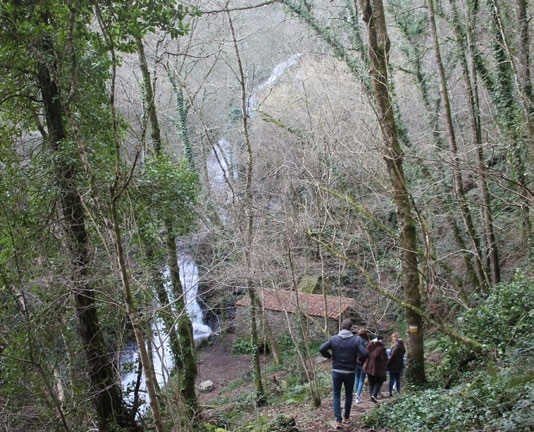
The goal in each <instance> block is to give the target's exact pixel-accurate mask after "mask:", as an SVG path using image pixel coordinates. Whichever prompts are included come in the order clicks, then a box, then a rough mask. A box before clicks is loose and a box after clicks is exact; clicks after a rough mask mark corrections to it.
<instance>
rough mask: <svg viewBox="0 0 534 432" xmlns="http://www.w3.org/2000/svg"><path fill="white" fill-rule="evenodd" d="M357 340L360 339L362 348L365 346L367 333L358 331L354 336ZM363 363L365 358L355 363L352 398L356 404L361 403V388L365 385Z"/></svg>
mask: <svg viewBox="0 0 534 432" xmlns="http://www.w3.org/2000/svg"><path fill="white" fill-rule="evenodd" d="M356 337H357V338H361V340H362V343H363V346H367V344H368V343H369V341H370V338H369V333H368V332H367V330H365V329H360V330H358V333H357V334H356ZM364 361H365V358H359V357H358V360H357V362H356V379H355V382H354V385H355V386H356V391H355V392H354V396H355V397H356V403H360V402H361V401H362V393H363V386H364V384H365V376H366V374H365V372H364V371H363V363H364Z"/></svg>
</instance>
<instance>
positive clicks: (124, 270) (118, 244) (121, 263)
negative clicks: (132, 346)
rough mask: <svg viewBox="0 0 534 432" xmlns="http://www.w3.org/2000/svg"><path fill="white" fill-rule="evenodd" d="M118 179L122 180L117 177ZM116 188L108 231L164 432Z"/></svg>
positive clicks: (159, 431) (153, 403) (156, 421)
mask: <svg viewBox="0 0 534 432" xmlns="http://www.w3.org/2000/svg"><path fill="white" fill-rule="evenodd" d="M117 178H120V177H119V176H118V175H117ZM115 190H116V187H113V188H112V194H113V195H112V197H111V209H110V212H111V220H110V221H109V222H108V225H109V226H108V230H109V233H110V237H111V239H112V241H113V246H114V248H115V257H116V259H117V269H118V272H119V276H120V279H121V283H122V288H123V290H124V301H125V303H126V311H127V313H128V317H129V319H130V323H131V325H132V328H133V331H134V335H135V341H136V343H137V349H138V350H139V358H140V359H141V364H142V365H143V370H144V373H145V385H146V389H147V393H148V397H149V399H150V402H149V403H150V410H151V413H150V414H151V417H152V420H153V421H154V427H155V429H156V431H157V432H164V428H163V421H162V419H161V411H160V408H159V402H158V392H157V380H156V374H155V372H154V367H153V362H152V361H151V359H150V355H149V351H148V346H147V343H146V340H145V333H144V329H143V325H142V323H141V321H140V320H139V316H138V314H137V309H136V306H135V305H134V301H133V296H132V290H131V287H130V278H129V275H128V273H129V272H128V267H127V265H126V260H125V259H124V250H123V246H122V238H121V230H120V224H119V221H118V216H117V208H116V200H117V199H118V198H119V197H118V196H115Z"/></svg>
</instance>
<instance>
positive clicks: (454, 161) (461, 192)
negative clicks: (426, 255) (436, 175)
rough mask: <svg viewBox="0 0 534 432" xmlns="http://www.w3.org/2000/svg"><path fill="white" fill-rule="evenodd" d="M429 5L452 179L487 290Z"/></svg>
mask: <svg viewBox="0 0 534 432" xmlns="http://www.w3.org/2000/svg"><path fill="white" fill-rule="evenodd" d="M427 4H428V18H429V26H430V33H431V35H432V39H433V46H434V55H435V63H436V68H437V70H438V76H439V83H440V92H441V99H442V102H443V108H444V109H445V127H446V131H447V140H448V142H449V154H450V159H451V160H450V162H451V169H452V177H453V182H454V192H455V196H456V200H457V202H458V205H459V208H460V213H461V215H462V218H463V220H464V224H465V228H466V231H467V235H468V237H469V240H470V241H471V244H472V251H473V254H474V256H475V269H476V271H477V273H478V278H479V280H480V281H482V283H483V285H482V288H483V289H484V290H487V288H488V286H489V279H488V276H487V272H486V270H485V266H484V259H483V254H482V252H481V247H480V239H479V237H478V234H477V232H476V229H475V225H474V223H473V218H472V216H471V211H470V210H469V206H468V203H467V199H466V194H465V189H464V183H463V178H462V171H461V166H460V155H459V153H458V145H457V142H456V133H455V130H454V125H453V121H452V113H451V106H450V101H449V90H448V88H447V78H446V77H445V71H444V68H443V62H442V59H441V51H440V47H439V40H438V35H437V29H436V21H435V16H434V1H433V0H427Z"/></svg>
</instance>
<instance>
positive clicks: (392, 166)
mask: <svg viewBox="0 0 534 432" xmlns="http://www.w3.org/2000/svg"><path fill="white" fill-rule="evenodd" d="M360 8H361V10H362V19H363V21H364V22H365V23H366V25H367V37H368V45H369V57H370V60H371V70H370V74H371V79H372V81H373V90H374V97H375V101H376V106H377V110H378V114H379V123H380V127H381V130H382V136H383V138H384V150H383V151H384V160H385V163H386V168H387V171H388V174H389V178H390V181H391V185H392V198H393V201H394V203H395V207H396V210H397V217H398V220H399V224H400V231H401V234H400V239H399V240H400V249H401V260H402V284H403V290H404V297H405V300H406V302H407V303H408V305H410V306H413V307H415V308H417V309H420V308H421V297H420V293H419V269H418V259H417V241H416V240H417V233H416V228H415V222H414V220H413V216H412V207H411V202H410V194H409V191H408V186H407V184H406V180H405V177H404V170H403V167H402V159H403V151H402V149H401V147H400V144H399V140H398V137H397V127H396V123H395V117H394V112H393V104H392V102H391V97H390V92H389V84H388V54H389V49H390V42H389V37H388V34H387V27H386V19H385V16H384V5H383V3H382V0H360ZM405 316H406V324H407V327H408V367H407V371H406V377H407V379H408V380H409V382H411V383H413V384H415V385H422V384H424V383H425V382H426V375H425V362H424V346H423V328H422V324H423V320H422V317H421V316H420V315H419V314H418V313H417V312H415V311H414V310H413V309H412V308H410V307H407V308H406V309H405Z"/></svg>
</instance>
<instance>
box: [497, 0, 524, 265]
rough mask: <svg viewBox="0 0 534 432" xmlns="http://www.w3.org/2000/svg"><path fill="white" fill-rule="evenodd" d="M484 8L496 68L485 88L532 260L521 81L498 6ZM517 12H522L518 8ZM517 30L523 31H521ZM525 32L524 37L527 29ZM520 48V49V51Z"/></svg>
mask: <svg viewBox="0 0 534 432" xmlns="http://www.w3.org/2000/svg"><path fill="white" fill-rule="evenodd" d="M487 5H488V9H489V14H490V17H491V22H492V31H493V37H494V41H493V53H494V57H495V62H496V65H497V66H496V68H495V81H494V82H493V83H491V85H488V87H489V90H490V92H491V94H492V98H493V101H494V104H495V105H496V107H497V113H498V117H499V120H500V122H501V125H502V126H503V129H504V131H505V132H506V135H507V137H508V138H509V143H508V160H509V163H510V166H511V168H512V173H513V180H514V181H513V182H511V186H512V188H513V189H514V190H516V191H517V194H518V196H519V205H518V211H519V212H520V216H521V220H522V225H523V230H522V238H523V246H524V247H525V248H529V249H530V253H531V257H532V256H533V255H532V254H534V249H533V246H534V238H533V233H532V221H531V217H532V216H531V213H532V209H531V208H532V201H533V195H532V192H531V191H530V188H529V182H531V181H532V178H531V171H532V170H530V171H529V170H528V169H527V167H528V166H529V165H528V164H529V158H530V159H531V158H532V153H531V151H532V148H533V147H534V145H533V143H532V141H530V142H529V141H528V139H530V140H532V135H529V133H530V132H531V129H530V130H527V131H526V133H525V132H524V131H522V130H521V129H520V128H519V127H518V124H519V117H520V114H519V113H520V108H519V107H518V105H517V101H516V95H515V93H514V86H515V85H516V83H520V82H521V78H520V76H519V73H518V71H517V67H516V65H515V60H514V59H515V57H516V55H515V53H514V52H512V50H511V48H510V46H509V44H508V40H507V38H506V32H505V25H504V23H503V18H502V16H501V11H500V8H499V4H498V2H497V1H496V0H487ZM520 13H522V10H521V8H520ZM520 17H521V15H520ZM521 25H522V26H524V25H527V26H528V23H526V22H523V23H521ZM521 31H525V30H524V29H522V30H521ZM526 31H527V34H528V27H527V30H526ZM521 37H522V39H521V42H527V43H528V37H527V39H526V40H525V39H524V35H521ZM529 48H530V47H529V46H527V47H525V48H524V49H526V50H529ZM524 49H523V48H521V50H524ZM524 56H525V52H524V51H523V57H524ZM526 58H528V57H526ZM527 64H528V63H527ZM527 89H528V84H527ZM517 92H518V93H519V94H521V89H519V90H517ZM526 96H527V99H528V98H530V102H532V99H533V96H532V94H530V96H528V95H526ZM524 106H525V107H527V108H526V109H525V110H524V111H523V115H525V116H526V118H527V119H525V124H527V125H528V121H529V120H531V119H532V117H531V115H532V110H533V109H532V105H531V106H530V107H528V104H527V105H525V104H524ZM529 127H530V126H529ZM530 161H531V160H530Z"/></svg>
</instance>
